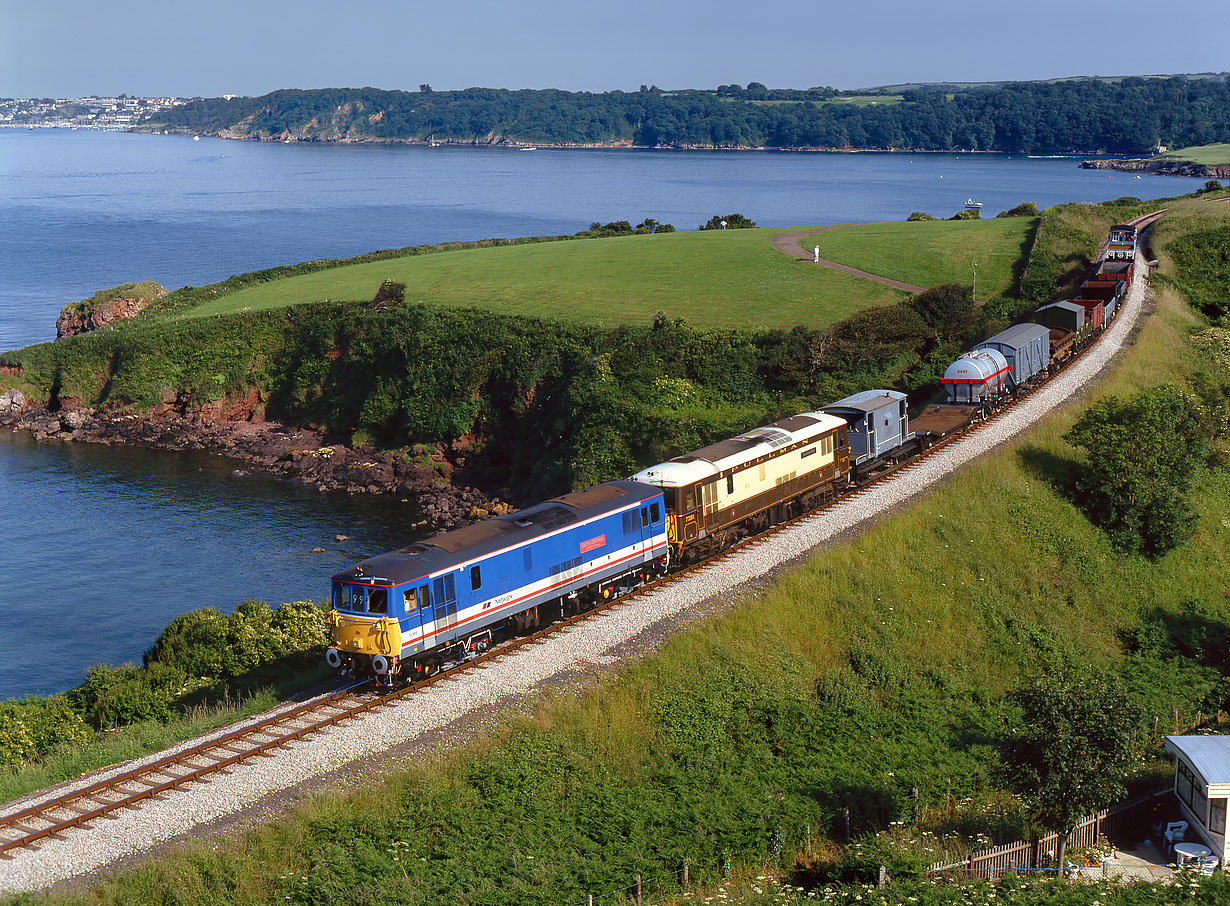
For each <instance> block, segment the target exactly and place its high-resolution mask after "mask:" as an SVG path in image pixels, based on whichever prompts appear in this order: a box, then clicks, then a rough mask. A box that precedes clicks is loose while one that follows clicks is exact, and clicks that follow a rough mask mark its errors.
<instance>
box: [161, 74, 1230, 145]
mask: <svg viewBox="0 0 1230 906" xmlns="http://www.w3.org/2000/svg"><path fill="white" fill-rule="evenodd" d="M940 87H941V88H942V87H943V86H940ZM160 117H164V118H163V121H162V122H160V123H154V124H151V125H153V126H157V127H162V126H167V127H171V128H182V129H189V130H194V131H198V132H209V133H225V134H227V135H230V136H236V137H251V138H262V139H280V138H287V137H294V138H299V139H312V140H319V141H337V140H349V141H363V140H367V141H428V140H431V139H433V138H434V140H436V141H440V142H480V143H491V142H533V143H543V144H597V143H625V144H634V145H637V146H646V147H689V146H701V147H784V148H803V147H806V148H899V149H919V150H929V151H939V150H955V149H965V150H975V151H1004V152H1022V151H1024V152H1059V151H1082V152H1095V151H1105V152H1108V153H1117V154H1135V153H1141V152H1147V151H1149V150H1151V149H1153V148H1154V147H1155V146H1156V145H1157V144H1158V143H1161V144H1165V145H1169V146H1171V147H1182V146H1187V145H1203V144H1210V143H1214V142H1224V141H1228V140H1230V81H1228V80H1227V77H1226V76H1225V75H1224V74H1223V75H1220V76H1216V77H1212V78H1186V77H1173V78H1135V77H1133V78H1125V79H1121V80H1118V81H1103V80H1098V79H1074V80H1067V81H1057V82H1018V83H1007V84H1003V85H997V86H993V87H988V86H982V87H975V88H965V89H961V90H955V91H944V90H934V89H931V88H919V89H911V90H906V91H904V92H903V93H902V94H894V95H889V94H887V93H885V94H884V95H883V96H882V97H881V98H879V99H877V98H875V97H871V98H869V97H867V96H866V95H865V94H864V95H859V96H857V97H855V96H854V95H852V94H851V93H842V92H836V91H834V90H833V89H831V88H812V89H807V90H784V89H768V88H765V86H763V85H760V84H759V83H757V82H753V83H751V84H750V85H748V86H747V87H746V88H743V87H740V86H738V85H723V86H721V87H720V88H718V89H716V90H703V91H701V90H686V91H672V92H665V91H661V90H660V89H658V88H656V87H645V86H642V89H641V90H640V91H637V92H623V91H611V92H605V93H601V94H595V93H591V92H568V91H558V90H545V91H531V90H523V91H508V90H504V89H491V88H467V89H465V90H463V91H433V90H432V89H431V86H429V85H423V86H420V90H419V91H417V92H408V91H381V90H377V89H374V88H358V89H351V88H342V89H320V90H311V91H301V90H285V91H276V92H273V93H272V94H268V95H265V96H263V97H258V98H246V97H241V98H233V99H230V100H225V99H222V98H212V99H202V100H196V101H193V102H191V103H189V104H186V105H184V106H181V107H177V108H175V109H173V110H169V111H167V112H166V113H165V115H163V114H160Z"/></svg>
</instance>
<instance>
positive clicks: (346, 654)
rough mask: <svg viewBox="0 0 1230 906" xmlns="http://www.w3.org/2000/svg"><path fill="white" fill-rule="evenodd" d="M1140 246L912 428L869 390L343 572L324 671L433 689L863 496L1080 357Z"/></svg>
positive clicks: (952, 383)
mask: <svg viewBox="0 0 1230 906" xmlns="http://www.w3.org/2000/svg"><path fill="white" fill-rule="evenodd" d="M1135 245H1136V227H1135V226H1133V225H1131V224H1122V225H1119V226H1116V227H1115V228H1114V229H1113V230H1111V233H1110V237H1109V240H1108V243H1107V252H1106V255H1105V256H1104V257H1103V259H1102V261H1101V263H1100V265H1099V267H1098V269H1097V271H1096V273H1095V274H1094V275H1093V276H1092V277H1091V278H1090V280H1088V281H1086V283H1085V284H1084V285H1083V286H1082V287H1081V292H1080V293H1079V294H1078V297H1077V298H1076V299H1075V300H1073V302H1071V303H1057V305H1050V306H1045V307H1043V308H1041V309H1039V311H1038V313H1037V316H1038V318H1039V321H1040V323H1025V324H1018V325H1015V326H1013V327H1010V328H1008V329H1007V330H1005V331H1002V332H1001V333H999V334H996V335H995V336H993V337H990V338H988V339H986V340H983V341H982V342H980V343H978V344H977V345H975V347H974V348H973V349H972V350H971V351H969V352H967V353H964V354H963V355H961V356H960V357H959V358H958V359H957V360H956V361H955V362H953V363H952V364H951V365H950V366H949V367H948V369H947V371H946V372H945V374H944V377H943V379H942V381H941V383H942V386H943V388H944V391H945V395H946V398H945V400H944V401H943V402H941V403H939V404H937V405H934V406H930V407H928V408H927V409H926V410H925V411H924V412H923V413H922V414H921V415H920V416H919V417H917V418H915V419H913V420H912V421H911V420H910V419H909V417H908V415H907V412H906V395H905V394H904V393H901V392H899V391H895V390H866V391H863V392H861V393H856V394H854V395H852V396H849V397H846V398H845V399H842V400H838V401H837V402H835V403H833V404H832V405H829V406H825V407H824V408H823V409H821V410H818V411H815V412H804V413H801V414H799V415H794V416H791V417H790V418H786V419H782V420H781V421H777V422H774V423H773V424H771V425H765V426H763V427H760V428H756V429H754V430H752V431H748V432H746V433H743V434H740V435H739V436H737V437H732V438H729V439H727V440H723V441H719V442H718V443H715V444H711V445H710V446H707V447H703V448H701V449H699V450H694V451H692V452H691V453H687V454H684V455H682V456H677V457H675V458H674V459H671V460H670V461H668V462H663V463H658V464H657V465H654V466H650V467H649V468H647V469H644V470H642V471H640V472H637V473H636V474H635V475H633V476H632V477H631V478H630V479H629V480H626V481H610V482H606V483H605V484H600V485H597V486H595V487H591V488H586V489H584V490H580V491H575V492H573V493H570V494H564V495H562V496H560V497H554V498H552V499H550V500H548V501H546V502H544V503H540V504H537V505H536V506H531V507H528V508H526V509H523V510H520V511H518V512H516V513H512V514H509V515H504V516H496V517H493V518H490V519H487V520H484V521H483V522H479V523H477V524H475V525H470V526H467V527H465V528H461V529H457V530H455V531H451V532H446V533H444V534H440V535H435V536H433V537H430V538H427V539H424V540H423V541H420V542H418V543H415V544H412V545H410V546H408V547H404V548H401V549H400V550H396V551H391V552H389V553H385V554H380V555H378V556H376V557H371V558H369V559H367V560H363V561H362V562H360V563H357V564H355V565H353V566H351V567H349V568H347V569H344V570H342V571H341V572H339V573H337V574H336V575H334V576H333V587H332V609H331V610H330V611H329V616H328V619H329V625H330V628H331V633H332V639H333V643H332V645H331V646H330V647H329V649H328V651H327V652H326V659H327V661H328V663H329V665H330V666H331V667H333V668H335V669H337V670H339V671H341V672H343V673H347V674H351V675H367V674H369V673H370V674H374V675H375V676H376V678H377V680H378V681H379V682H381V683H391V682H392V681H393V680H394V678H396V677H403V678H408V679H415V678H419V677H421V676H424V675H429V674H431V673H433V672H435V671H436V670H438V669H440V668H441V667H443V666H447V665H449V664H451V663H459V662H462V661H465V660H469V659H471V658H473V657H475V656H477V655H478V654H480V653H482V652H483V651H486V650H487V649H488V648H489V647H490V646H491V645H492V644H493V643H494V642H495V641H496V640H497V638H498V637H499V635H500V634H501V633H524V632H527V631H531V630H533V629H534V628H535V627H538V626H540V625H542V624H544V623H546V622H550V621H553V620H555V619H558V618H560V617H562V616H567V615H569V614H571V613H576V612H579V611H582V610H586V609H588V608H590V607H593V606H594V605H596V604H597V603H599V602H601V601H604V600H609V599H611V598H613V597H617V596H619V595H621V594H624V593H625V592H627V591H629V590H631V589H633V588H636V587H638V586H640V585H643V584H644V583H646V582H650V581H652V580H653V579H655V578H657V577H659V576H662V575H664V574H665V573H667V572H668V571H669V570H670V569H671V568H672V567H673V566H675V565H678V564H682V563H686V562H689V561H693V560H696V559H699V558H702V557H704V556H708V555H710V554H712V553H716V552H718V551H720V550H722V549H723V548H725V547H728V546H729V545H731V544H732V543H735V542H736V541H738V540H739V539H740V538H742V537H744V536H747V535H751V534H756V533H758V532H760V531H763V530H765V529H767V528H769V527H770V526H773V525H776V524H778V523H781V522H785V521H787V520H789V519H792V518H794V517H796V516H798V515H801V514H802V513H805V512H808V511H810V510H812V509H814V508H815V507H817V506H819V505H820V504H822V503H824V502H825V501H827V500H830V499H832V498H833V497H835V496H837V495H839V494H842V493H844V492H845V491H847V490H848V489H850V488H851V487H854V486H857V485H859V484H863V483H865V482H867V481H868V480H870V479H871V478H873V477H874V476H875V475H877V474H879V473H881V472H883V471H884V470H886V469H890V468H892V467H893V466H895V465H896V464H898V463H900V462H901V461H903V460H905V459H908V458H910V457H912V456H915V455H917V454H918V453H919V452H921V451H922V450H924V449H925V448H927V447H928V446H930V445H932V444H933V443H935V442H937V441H938V440H939V439H940V438H942V437H943V436H944V435H946V434H948V433H950V432H951V431H954V430H956V429H958V428H960V427H963V426H964V425H966V424H968V423H970V422H971V421H975V420H978V419H981V418H983V417H985V416H986V415H987V414H989V413H990V412H991V411H993V410H994V409H996V408H998V407H999V406H1001V405H1003V404H1004V403H1005V402H1006V401H1007V400H1009V399H1012V398H1014V397H1016V396H1019V395H1021V394H1023V393H1027V392H1029V391H1030V390H1031V389H1032V388H1033V387H1035V386H1036V385H1037V384H1038V383H1040V382H1041V381H1042V380H1044V379H1045V377H1046V375H1047V374H1049V373H1050V372H1052V371H1053V370H1055V369H1056V368H1057V367H1060V366H1061V365H1062V364H1063V363H1064V362H1065V361H1066V360H1067V359H1068V358H1069V357H1071V356H1072V355H1073V354H1075V351H1077V350H1078V349H1079V348H1080V347H1081V346H1083V345H1084V344H1086V343H1087V342H1089V341H1090V340H1091V339H1092V338H1093V336H1095V335H1096V334H1097V332H1099V331H1100V330H1102V329H1103V327H1104V326H1105V324H1106V323H1108V322H1109V318H1110V317H1113V314H1114V312H1115V310H1116V308H1117V306H1118V305H1119V303H1120V301H1121V300H1122V298H1123V296H1124V294H1125V292H1126V289H1127V285H1128V283H1129V282H1130V280H1131V279H1132V273H1133V266H1134V257H1135ZM1108 311H1109V314H1108V313H1107V312H1108Z"/></svg>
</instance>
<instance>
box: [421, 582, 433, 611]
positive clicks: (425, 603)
mask: <svg viewBox="0 0 1230 906" xmlns="http://www.w3.org/2000/svg"><path fill="white" fill-rule="evenodd" d="M430 606H431V598H430V597H428V595H427V586H426V585H420V586H419V607H421V608H423V609H424V610H426V609H427V608H428V607H430Z"/></svg>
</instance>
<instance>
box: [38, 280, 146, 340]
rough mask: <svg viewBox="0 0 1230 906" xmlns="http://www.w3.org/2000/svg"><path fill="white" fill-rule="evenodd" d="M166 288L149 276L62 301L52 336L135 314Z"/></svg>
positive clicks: (66, 335) (84, 330)
mask: <svg viewBox="0 0 1230 906" xmlns="http://www.w3.org/2000/svg"><path fill="white" fill-rule="evenodd" d="M166 294H167V290H166V289H165V288H164V287H162V286H159V285H158V284H157V283H155V282H153V281H152V280H145V281H142V282H141V283H124V284H121V285H120V286H115V287H112V288H111V289H104V290H102V291H101V292H97V293H95V294H94V296H93V297H92V298H89V299H82V300H81V301H80V302H74V303H72V304H71V305H65V306H64V308H63V309H61V310H60V317H59V318H57V319H56V339H59V338H60V337H72V336H76V335H77V334H82V333H88V332H90V331H91V330H98V328H100V327H106V326H107V325H108V324H114V323H115V322H116V321H124V320H127V319H128V318H133V317H136V316H137V315H139V314H140V313H141V312H142V311H144V310H145V309H146V307H148V306H149V304H150V303H151V302H154V301H155V300H157V299H161V298H162V297H163V296H165V295H166Z"/></svg>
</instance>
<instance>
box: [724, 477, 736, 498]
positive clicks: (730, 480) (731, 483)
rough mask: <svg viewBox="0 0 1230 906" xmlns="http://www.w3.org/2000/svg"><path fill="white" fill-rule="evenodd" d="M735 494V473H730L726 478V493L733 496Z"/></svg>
mask: <svg viewBox="0 0 1230 906" xmlns="http://www.w3.org/2000/svg"><path fill="white" fill-rule="evenodd" d="M734 492H735V473H734V472H731V473H730V474H729V475H727V476H726V493H727V494H733V493H734Z"/></svg>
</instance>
